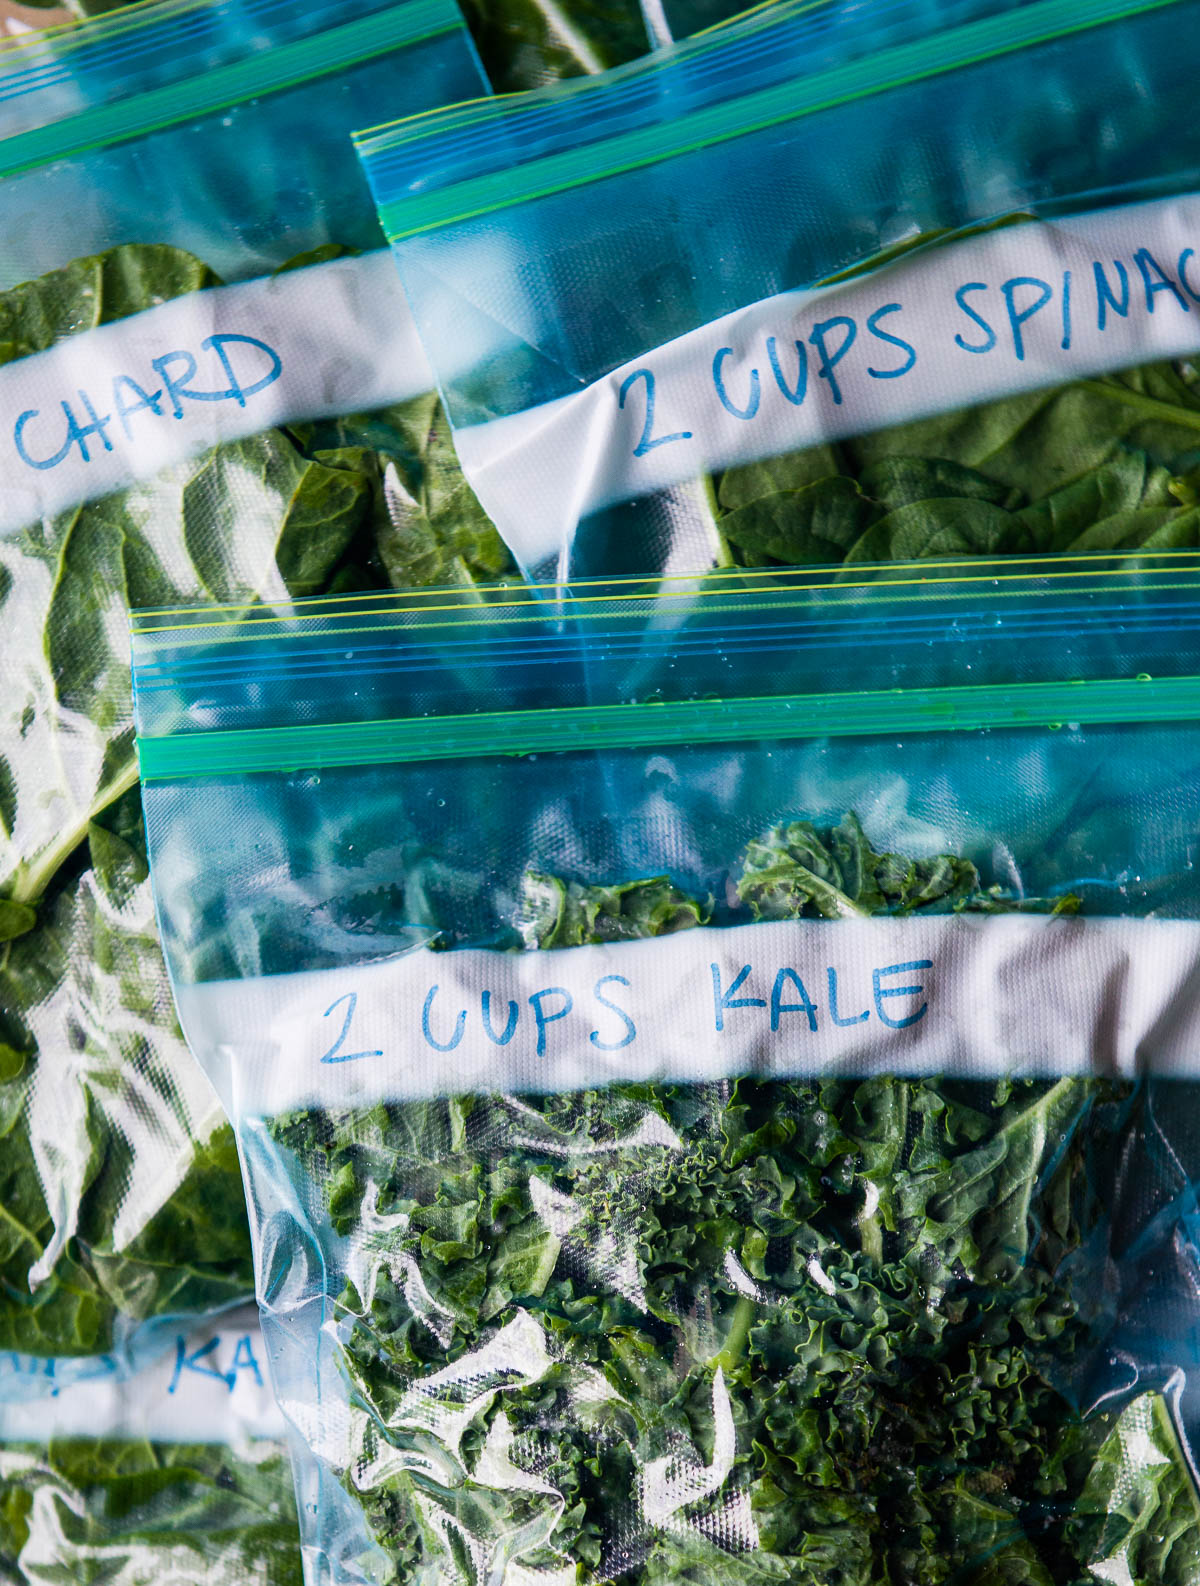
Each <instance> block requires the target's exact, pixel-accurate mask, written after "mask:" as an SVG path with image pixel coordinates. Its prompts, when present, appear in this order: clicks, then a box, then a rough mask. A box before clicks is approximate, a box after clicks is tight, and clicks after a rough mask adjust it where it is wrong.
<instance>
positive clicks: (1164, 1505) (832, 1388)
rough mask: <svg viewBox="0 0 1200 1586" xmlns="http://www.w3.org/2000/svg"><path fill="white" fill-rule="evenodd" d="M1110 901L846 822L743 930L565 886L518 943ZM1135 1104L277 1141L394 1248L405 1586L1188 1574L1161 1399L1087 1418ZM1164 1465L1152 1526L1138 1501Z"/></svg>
mask: <svg viewBox="0 0 1200 1586" xmlns="http://www.w3.org/2000/svg"><path fill="white" fill-rule="evenodd" d="M1074 906H1075V900H1074V899H1067V900H1065V903H1064V902H1060V903H1058V904H1048V903H1041V902H1039V901H1038V900H1019V899H1017V898H1015V897H1013V896H1011V895H1009V894H1006V893H1004V892H1003V891H1002V890H1000V889H998V888H985V887H983V886H982V884H981V882H980V878H979V876H978V874H977V872H976V871H975V869H974V867H973V866H972V865H970V864H969V863H967V862H965V861H963V860H961V859H959V858H958V857H957V856H955V855H943V856H939V857H935V858H931V859H924V860H919V861H913V860H909V859H908V858H907V857H905V856H903V855H899V854H894V853H880V852H878V851H876V850H875V849H874V848H873V847H872V846H871V844H870V843H869V841H868V840H867V838H866V837H865V835H864V833H863V831H862V828H861V826H860V825H859V823H858V821H857V820H856V819H855V818H854V817H853V816H847V817H846V818H845V819H844V820H843V821H842V822H841V823H840V824H839V825H838V826H837V827H835V828H832V829H822V828H818V827H815V826H813V825H811V824H809V823H807V822H799V821H797V822H791V823H787V824H784V825H781V826H779V827H776V828H774V829H773V830H771V831H770V832H769V833H767V834H765V835H764V837H762V838H761V839H759V840H756V841H754V842H752V843H750V844H749V845H748V847H747V849H746V850H745V852H744V854H743V855H742V859H741V862H740V863H739V864H738V865H737V866H736V867H735V868H734V871H733V873H732V880H731V884H730V897H729V902H728V907H727V908H724V907H722V908H716V907H715V905H714V903H713V900H700V899H696V898H689V897H688V896H687V895H686V894H684V893H682V892H680V891H679V890H678V889H677V888H676V887H674V885H673V884H672V883H671V882H670V881H669V880H667V879H666V878H661V877H660V878H653V879H647V880H634V881H630V882H627V883H623V884H620V885H616V886H594V885H586V886H585V885H581V884H580V883H578V882H575V881H568V880H564V879H560V878H559V877H556V876H551V875H544V874H542V875H530V876H528V877H527V878H526V883H525V890H524V896H523V899H522V901H521V903H520V904H519V907H518V916H517V934H518V937H519V941H520V944H521V946H522V947H523V948H524V950H526V951H530V952H537V951H539V950H544V949H547V948H551V947H571V946H583V945H586V944H589V943H598V942H636V941H638V940H647V941H648V940H650V939H653V938H655V937H660V936H662V935H664V934H670V933H672V932H678V931H687V932H698V933H699V934H700V935H701V936H703V935H704V934H706V927H707V925H708V922H709V920H710V918H711V917H712V916H713V915H714V911H715V912H716V913H719V914H720V915H721V918H722V920H725V917H726V914H727V915H728V920H727V921H726V923H735V922H737V921H738V920H739V919H741V920H742V921H745V920H746V918H747V917H750V918H753V919H765V920H779V919H801V918H804V917H810V918H814V917H815V918H818V919H830V918H839V917H845V916H847V915H867V916H877V915H901V916H904V915H920V914H924V913H934V914H944V913H954V912H979V911H983V912H985V913H994V912H1007V911H1010V910H1013V909H1017V908H1030V909H1037V910H1041V911H1043V912H1053V911H1054V909H1055V908H1056V907H1057V908H1062V907H1066V908H1071V907H1074ZM1122 1093H1123V1088H1122V1087H1119V1086H1115V1085H1112V1084H1110V1083H1108V1082H1106V1081H1103V1080H1098V1079H1093V1078H1070V1079H1060V1080H1057V1081H1055V1080H1032V1079H1028V1080H1026V1079H1018V1080H1013V1079H1005V1080H1001V1081H999V1082H979V1081H970V1080H966V1081H964V1080H961V1079H960V1080H954V1081H941V1080H934V1079H901V1078H895V1077H888V1076H884V1077H877V1078H873V1079H868V1080H857V1079H841V1078H826V1079H821V1080H818V1081H814V1082H811V1083H809V1082H804V1081H801V1080H765V1079H762V1078H752V1077H742V1078H738V1079H735V1080H733V1081H721V1082H719V1083H712V1084H692V1083H687V1084H683V1083H680V1084H674V1083H673V1084H645V1083H639V1084H620V1083H618V1084H614V1085H612V1086H610V1087H608V1088H606V1089H597V1090H584V1091H573V1092H569V1093H565V1094H553V1095H522V1096H519V1097H516V1096H504V1095H473V1096H465V1095H464V1096H448V1097H446V1098H445V1099H442V1100H430V1101H423V1102H408V1103H402V1104H396V1103H386V1104H385V1103H381V1104H378V1105H375V1106H372V1107H370V1108H360V1109H351V1110H344V1111H338V1110H336V1109H328V1108H327V1109H325V1110H320V1111H317V1110H305V1111H300V1112H297V1113H294V1114H291V1115H287V1116H281V1117H277V1118H275V1119H274V1120H273V1121H272V1122H271V1124H270V1128H271V1132H272V1133H273V1135H274V1137H275V1138H276V1140H277V1141H278V1143H279V1144H280V1145H281V1146H284V1147H287V1148H288V1149H289V1150H290V1151H292V1152H295V1153H296V1154H297V1156H298V1158H299V1160H300V1162H301V1163H302V1164H303V1166H304V1169H305V1171H306V1172H310V1173H311V1174H312V1176H313V1181H314V1183H315V1184H316V1185H318V1186H321V1188H322V1193H323V1196H324V1204H325V1210H326V1214H327V1216H328V1218H329V1221H330V1223H331V1224H332V1227H333V1230H334V1231H335V1232H336V1233H337V1234H338V1235H341V1236H344V1237H345V1238H346V1239H348V1240H349V1241H350V1244H351V1245H352V1247H353V1248H354V1249H355V1250H356V1252H357V1255H356V1258H355V1260H354V1262H353V1263H352V1267H351V1277H350V1278H349V1279H348V1281H347V1282H346V1286H345V1288H344V1289H343V1291H342V1293H341V1295H340V1298H339V1299H338V1301H337V1307H336V1310H337V1318H338V1332H339V1337H340V1338H341V1339H342V1340H343V1361H344V1366H345V1369H346V1370H347V1372H348V1373H349V1376H350V1379H351V1383H352V1390H353V1397H354V1400H355V1402H356V1403H357V1404H358V1405H360V1406H361V1407H362V1408H363V1409H364V1410H365V1412H366V1413H365V1415H364V1416H363V1417H362V1419H361V1422H360V1426H361V1429H362V1430H361V1445H360V1446H359V1447H358V1448H357V1458H356V1459H354V1460H352V1462H351V1464H350V1466H349V1468H348V1469H347V1470H346V1472H345V1478H344V1479H345V1485H346V1488H347V1490H348V1492H350V1493H351V1494H352V1495H353V1496H354V1498H355V1499H356V1501H358V1502H359V1503H361V1504H362V1506H363V1509H364V1512H365V1514H366V1517H367V1520H368V1523H369V1526H370V1529H371V1533H372V1535H373V1537H374V1539H375V1540H376V1541H377V1542H378V1543H379V1545H380V1546H381V1547H382V1549H383V1551H384V1554H385V1557H386V1559H387V1568H386V1573H385V1576H384V1578H386V1579H387V1580H388V1581H389V1582H391V1583H393V1586H400V1583H401V1582H405V1581H408V1580H411V1579H415V1578H417V1577H418V1576H421V1577H422V1578H423V1576H424V1573H426V1572H432V1574H433V1575H436V1578H437V1579H438V1580H439V1581H444V1582H446V1583H450V1582H460V1581H462V1582H465V1581H467V1580H468V1579H474V1578H475V1577H474V1576H473V1575H472V1574H471V1566H469V1565H468V1563H467V1560H468V1559H469V1558H479V1559H482V1558H485V1557H486V1558H487V1559H488V1560H489V1565H488V1567H489V1568H492V1569H495V1570H496V1571H498V1572H503V1571H504V1570H506V1569H509V1568H511V1569H512V1570H513V1571H517V1570H520V1571H528V1572H532V1573H541V1572H545V1574H546V1575H547V1578H554V1579H559V1578H562V1579H566V1578H567V1576H568V1575H569V1576H570V1578H571V1579H573V1580H579V1581H581V1582H589V1581H594V1582H619V1583H621V1586H671V1583H676V1582H678V1583H679V1586H682V1583H684V1582H692V1583H695V1582H698V1581H704V1582H711V1583H718V1582H722V1583H723V1582H728V1583H729V1586H733V1583H734V1582H738V1583H744V1582H755V1581H761V1582H764V1583H766V1582H785V1581H786V1582H792V1583H797V1586H799V1583H804V1586H818V1583H819V1586H885V1583H886V1586H941V1583H945V1586H950V1583H951V1582H960V1581H965V1580H968V1579H970V1580H980V1581H982V1580H983V1579H984V1578H985V1575H986V1578H987V1579H988V1580H989V1581H990V1580H992V1579H995V1580H997V1581H998V1580H1000V1579H1004V1580H1006V1581H1007V1580H1019V1581H1022V1582H1027V1583H1030V1586H1034V1583H1036V1586H1044V1583H1046V1582H1050V1581H1055V1582H1068V1581H1069V1582H1072V1583H1074V1582H1082V1581H1084V1580H1087V1579H1090V1578H1091V1570H1092V1566H1093V1565H1098V1566H1104V1567H1107V1565H1106V1561H1111V1560H1114V1559H1119V1560H1124V1561H1127V1562H1128V1564H1129V1573H1128V1575H1127V1576H1126V1575H1122V1579H1128V1580H1129V1581H1130V1582H1132V1583H1134V1586H1152V1583H1157V1582H1159V1581H1162V1580H1168V1579H1170V1580H1178V1581H1180V1582H1182V1581H1183V1580H1184V1579H1185V1578H1187V1577H1186V1568H1188V1567H1191V1565H1192V1564H1193V1563H1194V1561H1195V1558H1196V1556H1197V1548H1198V1547H1200V1517H1198V1515H1197V1512H1196V1509H1195V1505H1194V1501H1192V1497H1191V1489H1190V1487H1189V1485H1188V1482H1189V1478H1188V1475H1187V1470H1186V1464H1185V1461H1184V1458H1183V1455H1182V1452H1181V1450H1180V1448H1179V1446H1178V1443H1177V1441H1176V1439H1175V1435H1174V1432H1173V1430H1172V1428H1171V1425H1170V1422H1169V1419H1168V1417H1167V1416H1166V1414H1165V1411H1164V1408H1163V1405H1162V1401H1160V1400H1158V1399H1157V1398H1156V1397H1155V1396H1154V1395H1152V1394H1150V1395H1146V1396H1145V1397H1144V1398H1143V1399H1141V1400H1137V1401H1135V1402H1134V1403H1133V1404H1132V1405H1131V1406H1129V1407H1128V1408H1127V1409H1126V1410H1124V1412H1123V1413H1122V1414H1120V1415H1118V1414H1116V1413H1115V1412H1114V1413H1111V1414H1107V1413H1106V1414H1100V1415H1097V1416H1095V1417H1094V1418H1091V1419H1088V1420H1081V1419H1080V1417H1079V1416H1078V1414H1077V1413H1076V1411H1075V1410H1074V1408H1073V1406H1072V1403H1071V1401H1070V1400H1069V1398H1068V1397H1067V1396H1066V1395H1065V1392H1064V1391H1060V1387H1059V1386H1056V1384H1058V1383H1060V1382H1061V1381H1065V1380H1066V1379H1067V1378H1069V1377H1070V1375H1071V1373H1072V1372H1073V1371H1074V1370H1075V1368H1076V1366H1077V1365H1081V1364H1083V1363H1085V1362H1086V1359H1087V1357H1088V1353H1089V1351H1090V1350H1091V1349H1092V1348H1093V1347H1094V1345H1095V1342H1096V1338H1095V1335H1094V1333H1093V1331H1092V1321H1091V1319H1090V1317H1089V1316H1088V1315H1087V1313H1086V1312H1085V1309H1084V1308H1082V1307H1081V1305H1080V1301H1079V1296H1078V1295H1077V1293H1076V1280H1075V1277H1074V1275H1073V1272H1074V1264H1075V1262H1077V1261H1078V1257H1079V1254H1080V1252H1081V1250H1082V1248H1083V1247H1084V1245H1085V1244H1086V1242H1087V1241H1088V1239H1089V1238H1090V1237H1091V1236H1092V1235H1093V1233H1094V1232H1095V1229H1096V1219H1097V1217H1098V1216H1099V1212H1098V1208H1097V1204H1096V1201H1095V1198H1094V1196H1093V1195H1092V1194H1091V1192H1090V1189H1089V1187H1088V1183H1087V1172H1086V1169H1087V1163H1088V1157H1089V1151H1090V1150H1091V1149H1092V1142H1093V1141H1094V1139H1095V1138H1097V1137H1098V1136H1099V1135H1100V1134H1103V1132H1104V1131H1105V1130H1109V1129H1111V1128H1112V1127H1113V1125H1114V1120H1115V1119H1116V1118H1117V1117H1118V1116H1119V1111H1120V1104H1121V1097H1122ZM1059 1372H1061V1373H1062V1377H1061V1378H1060V1376H1059V1375H1058V1373H1059ZM1143 1422H1144V1423H1145V1429H1146V1435H1145V1436H1144V1437H1141V1436H1140V1432H1139V1431H1138V1429H1139V1428H1142V1426H1143ZM1139 1437H1140V1441H1139V1440H1138V1439H1139ZM1135 1447H1136V1449H1138V1450H1140V1452H1139V1453H1138V1454H1137V1457H1136V1458H1133V1460H1132V1464H1131V1465H1130V1466H1129V1467H1128V1469H1129V1470H1130V1471H1131V1472H1132V1474H1131V1476H1129V1477H1128V1478H1126V1477H1124V1476H1123V1477H1122V1478H1121V1479H1134V1480H1136V1481H1138V1482H1139V1483H1141V1487H1140V1488H1139V1491H1141V1492H1142V1493H1143V1496H1144V1500H1145V1501H1144V1504H1142V1505H1140V1506H1139V1508H1138V1509H1137V1510H1136V1512H1135V1511H1133V1510H1132V1509H1130V1508H1127V1507H1126V1506H1118V1505H1114V1504H1113V1503H1112V1501H1111V1500H1112V1494H1111V1487H1112V1482H1113V1480H1114V1479H1116V1477H1115V1472H1116V1471H1117V1470H1124V1469H1126V1467H1125V1466H1123V1465H1121V1464H1120V1462H1119V1461H1120V1459H1121V1458H1122V1457H1126V1458H1128V1457H1129V1456H1128V1453H1127V1452H1126V1454H1125V1455H1124V1456H1122V1455H1121V1453H1120V1450H1122V1449H1125V1450H1126V1451H1128V1449H1130V1448H1135ZM452 1538H453V1539H456V1540H455V1541H453V1542H452V1541H451V1540H450V1539H452ZM1152 1539H1158V1540H1152ZM980 1571H983V1572H984V1573H983V1574H981V1573H980Z"/></svg>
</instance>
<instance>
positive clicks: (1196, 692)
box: [138, 676, 1200, 782]
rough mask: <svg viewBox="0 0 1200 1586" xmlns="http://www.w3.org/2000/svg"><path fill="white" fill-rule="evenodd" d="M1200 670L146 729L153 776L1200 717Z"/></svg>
mask: <svg viewBox="0 0 1200 1586" xmlns="http://www.w3.org/2000/svg"><path fill="white" fill-rule="evenodd" d="M1198 714H1200V677H1196V676H1189V677H1163V678H1150V677H1147V678H1088V679H1082V680H1080V681H1079V682H1075V683H1062V682H1057V681H1056V682H1052V683H1019V684H1016V685H1011V684H1000V685H996V684H987V683H983V684H965V685H960V686H958V687H950V688H931V689H911V690H904V691H895V692H891V691H887V690H881V691H878V692H871V693H864V694H854V693H834V694H801V695H793V696H790V697H782V698H780V697H770V698H767V699H718V700H712V699H688V700H667V701H661V702H660V701H649V700H638V701H631V702H629V703H625V704H618V705H581V706H574V707H572V706H559V707H555V708H552V709H547V710H521V711H496V712H489V713H487V714H481V715H464V716H456V717H455V716H434V717H415V718H412V719H407V720H403V719H402V720H393V721H367V722H336V723H332V724H325V723H321V724H319V725H315V726H313V725H305V726H296V727H265V728H250V729H246V730H244V731H236V730H235V731H226V732H202V733H197V732H191V733H181V734H177V735H165V736H154V735H152V736H148V737H139V739H138V756H139V763H140V768H141V779H142V781H143V782H162V781H169V780H171V779H173V778H175V777H188V778H194V777H226V776H242V775H246V774H251V773H254V772H259V771H267V772H278V771H299V770H322V769H325V768H327V767H334V766H360V765H385V764H411V763H415V762H417V761H435V760H461V759H473V758H475V757H477V756H486V755H495V754H505V755H510V756H521V755H530V754H547V753H556V752H557V753H561V752H570V751H579V750H595V749H634V748H654V747H663V748H665V747H668V746H674V747H678V746H683V745H688V746H692V745H697V744H716V743H738V742H746V741H747V740H749V741H755V740H762V739H777V740H780V741H789V740H790V741H794V740H796V739H801V738H824V737H835V738H849V737H871V736H874V735H876V734H879V733H883V732H887V733H902V734H904V733H920V732H966V731H975V730H979V729H986V728H997V727H1026V728H1028V727H1036V726H1039V725H1040V726H1045V727H1047V728H1052V729H1053V728H1058V727H1060V726H1061V725H1062V723H1063V721H1064V720H1065V719H1068V718H1069V720H1070V721H1071V723H1072V724H1073V725H1075V724H1077V725H1079V726H1103V725H1117V724H1122V723H1126V722H1140V723H1146V722H1151V721H1155V722H1172V721H1188V720H1194V719H1195V718H1196V716H1197V715H1198Z"/></svg>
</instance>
